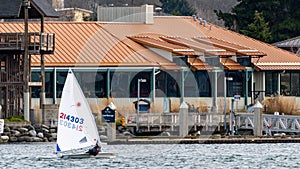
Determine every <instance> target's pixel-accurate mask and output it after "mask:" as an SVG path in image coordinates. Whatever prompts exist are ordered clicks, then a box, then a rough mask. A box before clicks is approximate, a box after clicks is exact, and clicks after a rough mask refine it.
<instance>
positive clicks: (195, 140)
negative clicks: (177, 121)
mask: <svg viewBox="0 0 300 169" xmlns="http://www.w3.org/2000/svg"><path fill="white" fill-rule="evenodd" d="M261 143H300V136H297V137H291V136H281V137H277V136H272V137H252V136H249V137H248V136H241V137H214V136H212V137H207V138H204V137H191V138H177V137H175V138H172V137H170V138H167V137H151V138H122V139H117V140H115V141H112V142H108V143H107V144H109V145H117V144H261Z"/></svg>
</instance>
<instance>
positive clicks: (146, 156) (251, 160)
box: [0, 143, 300, 169]
mask: <svg viewBox="0 0 300 169" xmlns="http://www.w3.org/2000/svg"><path fill="white" fill-rule="evenodd" d="M54 146H55V143H20V144H0V154H1V158H0V167H1V168H9V169H13V168H18V169H19V168H22V169H23V168H24V169H26V168H30V169H31V168H43V169H46V168H47V169H48V168H55V169H60V168H78V169H83V168H101V169H102V168H130V169H131V168H139V169H140V168H164V169H168V168H170V169H171V168H172V169H173V168H178V169H179V168H180V169H181V168H191V169H193V168H209V169H210V168H226V169H228V168H262V169H265V168H276V169H277V168H300V144H297V143H296V144H292V143H289V144H156V145H144V144H141V145H104V147H105V151H108V152H114V153H117V157H116V158H114V159H76V160H75V159H74V160H72V159H59V158H57V156H56V155H55V154H54V153H53V152H54Z"/></svg>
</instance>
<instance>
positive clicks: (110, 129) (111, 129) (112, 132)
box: [107, 102, 116, 142]
mask: <svg viewBox="0 0 300 169" xmlns="http://www.w3.org/2000/svg"><path fill="white" fill-rule="evenodd" d="M108 107H110V108H111V109H112V110H114V111H115V110H116V106H115V105H114V104H113V103H112V102H110V104H109V105H108ZM114 117H115V118H116V116H114ZM115 120H116V119H115ZM107 139H108V141H109V142H113V141H115V140H116V122H115V121H114V122H113V123H108V125H107Z"/></svg>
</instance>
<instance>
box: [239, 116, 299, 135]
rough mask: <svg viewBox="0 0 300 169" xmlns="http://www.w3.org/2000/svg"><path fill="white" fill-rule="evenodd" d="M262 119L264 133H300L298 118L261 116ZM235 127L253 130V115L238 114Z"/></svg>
mask: <svg viewBox="0 0 300 169" xmlns="http://www.w3.org/2000/svg"><path fill="white" fill-rule="evenodd" d="M262 118H263V130H264V131H267V130H268V129H270V130H271V131H275V132H290V133H293V132H294V133H300V116H288V115H271V114H263V115H262ZM236 126H237V128H238V129H253V127H254V125H253V114H238V115H237V116H236Z"/></svg>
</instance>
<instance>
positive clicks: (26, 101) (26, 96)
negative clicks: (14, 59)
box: [23, 0, 30, 121]
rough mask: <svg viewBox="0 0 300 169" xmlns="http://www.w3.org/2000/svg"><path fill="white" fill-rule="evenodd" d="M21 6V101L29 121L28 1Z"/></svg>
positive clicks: (25, 0) (25, 116) (25, 117)
mask: <svg viewBox="0 0 300 169" xmlns="http://www.w3.org/2000/svg"><path fill="white" fill-rule="evenodd" d="M23 7H24V23H25V26H24V30H25V33H24V41H25V43H24V44H25V45H24V48H25V51H24V70H23V71H24V76H23V80H24V89H23V91H24V93H23V101H24V120H27V121H30V119H29V108H30V106H29V98H30V97H29V66H30V65H29V57H28V56H29V54H28V43H29V42H28V8H29V1H28V0H24V1H23Z"/></svg>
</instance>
